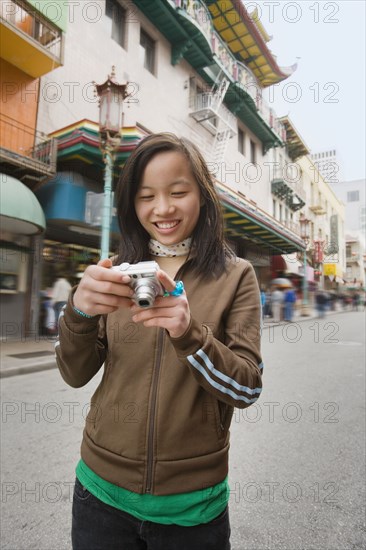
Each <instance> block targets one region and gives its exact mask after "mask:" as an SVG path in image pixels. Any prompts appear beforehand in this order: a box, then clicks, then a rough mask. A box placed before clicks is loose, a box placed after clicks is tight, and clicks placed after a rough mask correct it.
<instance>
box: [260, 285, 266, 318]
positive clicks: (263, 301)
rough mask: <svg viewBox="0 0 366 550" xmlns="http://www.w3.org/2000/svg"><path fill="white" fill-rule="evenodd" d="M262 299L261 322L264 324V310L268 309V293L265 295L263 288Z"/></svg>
mask: <svg viewBox="0 0 366 550" xmlns="http://www.w3.org/2000/svg"><path fill="white" fill-rule="evenodd" d="M260 299H261V321H262V323H263V319H264V310H265V307H266V293H265V291H264V289H263V287H262V288H261V291H260Z"/></svg>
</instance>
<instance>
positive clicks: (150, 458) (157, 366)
mask: <svg viewBox="0 0 366 550" xmlns="http://www.w3.org/2000/svg"><path fill="white" fill-rule="evenodd" d="M163 342H164V330H163V329H160V330H159V335H158V353H157V357H156V363H155V370H154V374H153V381H152V393H151V400H150V419H149V435H148V444H147V474H146V488H145V493H151V489H152V477H153V464H154V462H153V459H154V432H155V411H156V400H157V399H156V397H157V393H158V380H159V373H160V367H161V358H162V355H163Z"/></svg>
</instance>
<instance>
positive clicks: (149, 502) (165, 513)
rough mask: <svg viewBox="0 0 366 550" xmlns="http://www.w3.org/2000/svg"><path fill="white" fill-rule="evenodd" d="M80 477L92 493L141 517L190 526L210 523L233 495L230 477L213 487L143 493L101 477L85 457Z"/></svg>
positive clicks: (80, 467)
mask: <svg viewBox="0 0 366 550" xmlns="http://www.w3.org/2000/svg"><path fill="white" fill-rule="evenodd" d="M76 477H77V478H78V480H79V481H80V483H81V484H82V485H83V486H84V487H85V488H86V489H87V490H88V491H89V492H90V493H91V494H92V495H94V496H95V497H96V498H98V499H99V500H101V501H102V502H104V503H105V504H109V505H110V506H113V507H114V508H118V509H119V510H123V512H127V513H128V514H131V515H132V516H135V517H136V518H138V519H140V520H143V521H153V522H155V523H163V524H165V525H170V524H175V525H183V526H186V527H190V526H193V525H199V524H201V523H208V522H209V521H212V520H213V519H214V518H215V517H217V516H218V515H219V514H221V512H223V511H224V509H225V508H226V506H227V503H228V500H229V496H230V495H229V485H228V480H227V477H226V478H225V479H224V481H222V482H221V483H218V484H217V485H214V486H213V487H208V488H205V489H201V490H199V491H192V492H190V493H179V494H176V495H167V496H156V495H151V494H142V495H141V494H138V493H133V492H132V491H128V490H127V489H124V488H123V487H118V485H114V484H113V483H109V481H105V480H104V479H102V478H101V477H99V476H98V475H97V474H96V473H95V472H93V471H92V470H91V469H90V468H89V467H88V466H87V465H86V464H85V462H84V461H83V460H80V461H79V463H78V465H77V467H76Z"/></svg>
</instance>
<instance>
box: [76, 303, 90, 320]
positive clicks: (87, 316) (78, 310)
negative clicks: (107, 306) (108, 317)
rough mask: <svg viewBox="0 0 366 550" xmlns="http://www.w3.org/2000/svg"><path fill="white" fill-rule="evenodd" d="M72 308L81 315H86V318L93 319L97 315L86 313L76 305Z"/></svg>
mask: <svg viewBox="0 0 366 550" xmlns="http://www.w3.org/2000/svg"><path fill="white" fill-rule="evenodd" d="M72 308H73V310H74V311H75V312H76V313H78V314H79V315H81V317H85V318H86V319H93V317H95V315H89V313H84V312H83V311H81V310H80V309H78V308H77V307H75V306H72Z"/></svg>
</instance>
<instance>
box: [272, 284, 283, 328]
mask: <svg viewBox="0 0 366 550" xmlns="http://www.w3.org/2000/svg"><path fill="white" fill-rule="evenodd" d="M282 305H283V292H282V290H280V289H279V288H274V290H273V291H272V294H271V306H272V315H273V321H274V322H275V323H279V322H280V321H281V318H282Z"/></svg>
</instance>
